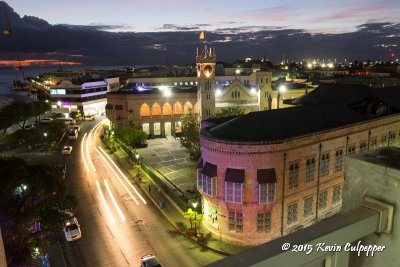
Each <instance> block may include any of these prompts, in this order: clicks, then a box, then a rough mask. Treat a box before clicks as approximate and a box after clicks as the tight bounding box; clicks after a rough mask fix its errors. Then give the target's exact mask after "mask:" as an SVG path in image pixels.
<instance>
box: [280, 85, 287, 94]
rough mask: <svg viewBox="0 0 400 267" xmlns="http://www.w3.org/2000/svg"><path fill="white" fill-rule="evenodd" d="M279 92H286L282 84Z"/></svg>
mask: <svg viewBox="0 0 400 267" xmlns="http://www.w3.org/2000/svg"><path fill="white" fill-rule="evenodd" d="M278 90H279V92H281V93H283V92H286V86H285V85H284V84H282V85H281V86H279V89H278Z"/></svg>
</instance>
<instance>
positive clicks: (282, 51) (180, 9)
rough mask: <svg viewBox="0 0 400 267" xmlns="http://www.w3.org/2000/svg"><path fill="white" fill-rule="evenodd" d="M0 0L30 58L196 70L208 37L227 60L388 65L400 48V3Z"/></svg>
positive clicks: (2, 46) (3, 49) (6, 44)
mask: <svg viewBox="0 0 400 267" xmlns="http://www.w3.org/2000/svg"><path fill="white" fill-rule="evenodd" d="M0 3H1V12H2V13H1V15H0V25H1V26H2V28H4V27H5V28H7V26H5V25H7V23H6V20H5V14H4V13H5V10H6V9H7V10H8V11H7V12H8V16H9V17H10V23H11V25H10V26H11V28H12V29H13V35H14V36H13V38H15V40H16V46H17V50H18V51H19V53H20V54H21V58H23V59H30V60H33V59H35V60H53V61H55V62H56V61H58V60H62V61H69V62H79V63H82V64H113V65H126V64H128V65H137V64H142V65H143V64H166V63H170V64H180V63H192V62H193V61H194V50H195V47H196V46H197V45H198V40H197V38H198V33H199V32H200V31H202V30H205V31H206V37H207V41H208V42H209V43H211V45H213V46H215V47H216V50H217V57H218V60H223V61H228V62H229V61H233V60H235V59H238V58H243V57H254V58H261V57H262V56H263V55H266V57H267V58H268V59H270V60H273V61H278V60H280V59H281V58H282V55H284V56H285V58H287V59H289V60H299V59H303V58H305V57H307V58H321V59H322V58H324V59H326V60H328V59H331V60H333V59H337V60H343V59H345V58H346V59H349V60H355V59H366V58H371V59H383V60H385V59H387V58H388V57H387V55H388V49H389V48H391V49H392V50H394V51H395V52H396V56H398V53H399V52H397V50H398V49H399V45H400V16H399V14H400V3H399V0H381V1H376V0H375V1H372V0H354V1H348V0H347V1H345V0H335V1H321V0H320V1H317V0H310V1H289V0H282V1H277V0H272V1H265V0H253V1H243V0H240V1H237V0H230V1H227V0H218V1H215V0H214V1H209V0H205V1H190V0H185V1H183V0H149V1H132V0H114V1H105V0H85V1H82V0H80V1H79V0H69V1H59V0H40V2H39V1H27V0H10V1H6V3H7V4H8V5H9V6H10V7H11V9H13V10H14V11H12V10H11V9H8V8H6V9H4V7H3V6H4V3H3V2H0ZM14 12H15V13H14ZM24 16H25V17H24ZM10 39H11V38H10V36H4V35H2V36H1V38H0V53H1V55H0V59H2V60H13V56H12V54H13V53H12V51H13V44H12V42H11V41H10ZM14 59H15V57H14Z"/></svg>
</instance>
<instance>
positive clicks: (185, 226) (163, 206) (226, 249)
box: [114, 149, 247, 256]
mask: <svg viewBox="0 0 400 267" xmlns="http://www.w3.org/2000/svg"><path fill="white" fill-rule="evenodd" d="M114 155H115V157H116V158H117V160H118V162H119V164H120V165H122V166H124V167H125V168H126V169H127V170H131V169H132V165H133V162H131V163H130V160H129V158H128V156H127V155H126V154H125V152H124V151H122V150H119V149H117V150H116V151H115V152H114ZM140 171H141V172H140V173H141V178H142V179H141V181H137V180H135V182H136V184H137V185H139V186H140V188H141V189H142V191H143V192H144V193H145V194H146V195H147V196H148V197H149V199H151V201H152V202H153V204H154V205H155V206H156V207H157V208H158V210H159V211H160V213H161V214H162V215H163V216H164V217H165V218H166V219H167V220H168V221H169V223H170V224H171V225H172V226H173V227H174V228H175V230H176V231H177V232H179V233H180V234H182V235H184V236H185V237H186V238H188V239H189V240H191V241H192V242H194V243H197V244H198V245H199V246H201V247H203V248H205V249H208V250H211V251H214V252H216V253H219V254H221V255H225V256H229V255H232V254H236V253H238V252H239V251H241V250H243V249H246V248H247V247H242V246H237V245H232V244H229V243H226V242H223V241H222V240H220V239H218V238H217V237H215V236H212V234H211V233H210V232H209V231H207V229H206V228H204V227H202V222H201V221H199V222H198V224H197V233H198V235H200V234H202V237H203V238H196V237H194V236H193V228H192V231H191V226H190V219H189V216H185V214H184V213H183V212H182V211H181V209H180V208H179V207H178V206H177V205H176V204H175V202H174V201H173V200H172V199H171V198H170V197H169V196H168V195H167V194H166V193H165V192H164V191H163V190H162V189H161V188H159V187H158V186H157V184H156V183H155V182H154V181H153V180H152V179H151V178H150V177H149V176H148V175H147V173H145V172H144V171H142V170H140ZM129 172H130V173H132V172H131V171H129ZM135 172H136V171H135ZM149 186H150V187H149ZM192 226H193V227H194V218H193V217H192ZM190 233H191V234H190ZM201 239H203V240H201Z"/></svg>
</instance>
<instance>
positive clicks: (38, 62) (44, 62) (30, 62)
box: [0, 59, 82, 67]
mask: <svg viewBox="0 0 400 267" xmlns="http://www.w3.org/2000/svg"><path fill="white" fill-rule="evenodd" d="M81 64H82V63H80V62H75V61H62V60H57V59H25V60H20V61H18V60H0V66H1V67H19V66H21V67H29V66H58V65H67V66H73V65H81Z"/></svg>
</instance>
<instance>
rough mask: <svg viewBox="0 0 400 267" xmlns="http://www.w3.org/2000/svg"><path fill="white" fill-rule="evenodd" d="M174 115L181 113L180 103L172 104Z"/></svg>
mask: <svg viewBox="0 0 400 267" xmlns="http://www.w3.org/2000/svg"><path fill="white" fill-rule="evenodd" d="M174 115H182V105H181V103H179V102H176V103H175V104H174Z"/></svg>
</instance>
